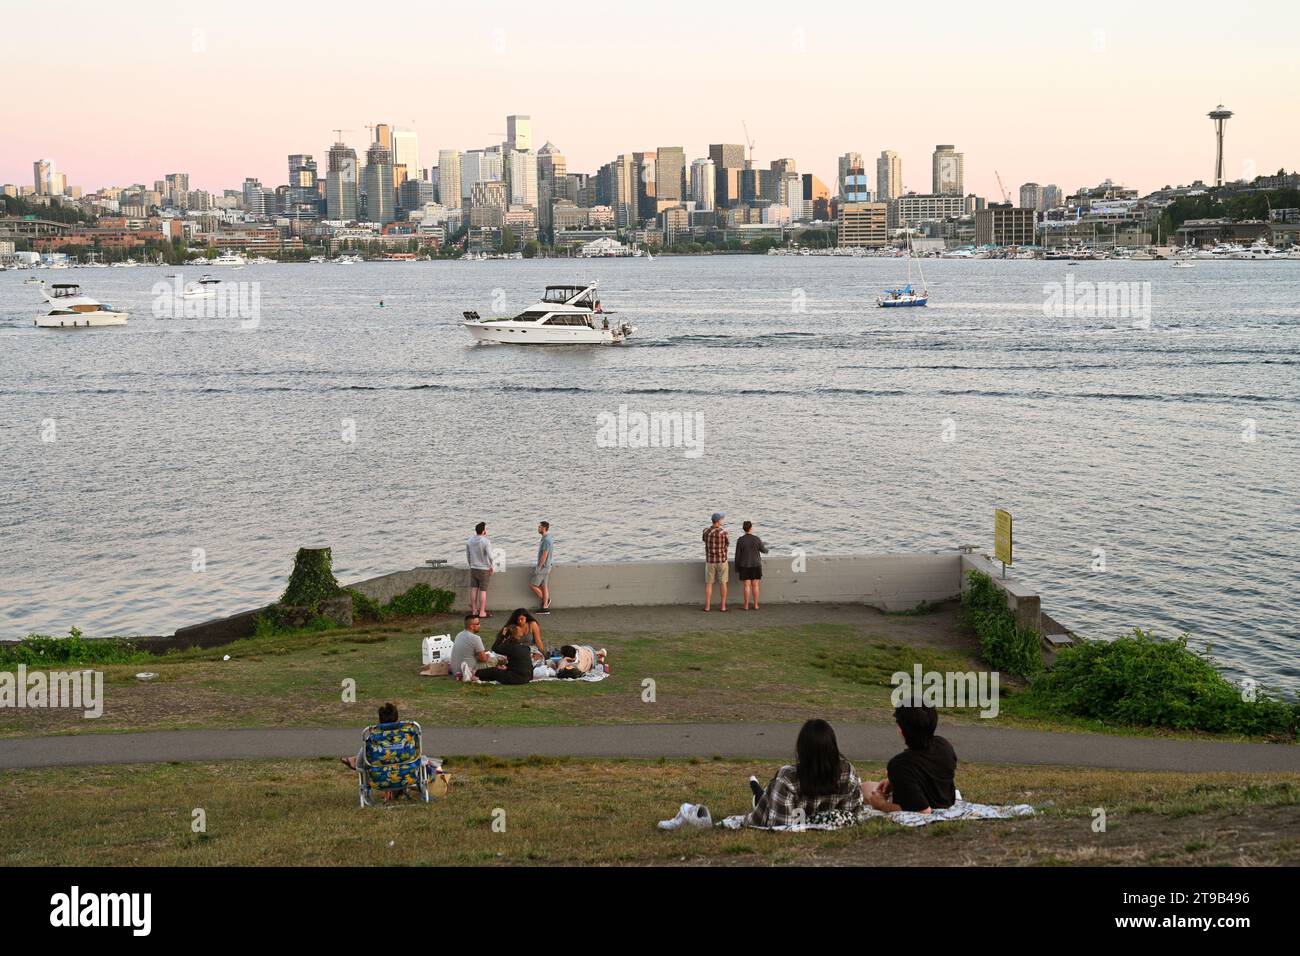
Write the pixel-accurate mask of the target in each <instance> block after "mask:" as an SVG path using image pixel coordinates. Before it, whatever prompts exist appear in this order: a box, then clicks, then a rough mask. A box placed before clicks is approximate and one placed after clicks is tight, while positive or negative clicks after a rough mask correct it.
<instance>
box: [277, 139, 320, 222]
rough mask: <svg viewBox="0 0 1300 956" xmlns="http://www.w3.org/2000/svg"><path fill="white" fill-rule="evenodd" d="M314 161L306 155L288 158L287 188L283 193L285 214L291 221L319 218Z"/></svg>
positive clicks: (294, 155)
mask: <svg viewBox="0 0 1300 956" xmlns="http://www.w3.org/2000/svg"><path fill="white" fill-rule="evenodd" d="M316 178H317V177H316V160H314V159H313V158H312V157H311V156H309V155H307V154H306V153H293V154H291V155H290V156H289V188H288V189H287V190H286V192H285V214H286V215H288V216H289V217H290V218H291V219H317V218H319V217H320V191H319V189H318V188H317V185H316Z"/></svg>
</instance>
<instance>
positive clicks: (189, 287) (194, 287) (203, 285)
mask: <svg viewBox="0 0 1300 956" xmlns="http://www.w3.org/2000/svg"><path fill="white" fill-rule="evenodd" d="M220 284H221V280H220V279H214V278H212V276H210V275H205V276H203V277H201V278H200V279H199V281H198V282H187V283H186V284H185V289H184V291H183V292H181V298H182V299H185V300H187V301H193V300H194V299H215V298H216V297H217V288H216V287H217V286H218V285H220Z"/></svg>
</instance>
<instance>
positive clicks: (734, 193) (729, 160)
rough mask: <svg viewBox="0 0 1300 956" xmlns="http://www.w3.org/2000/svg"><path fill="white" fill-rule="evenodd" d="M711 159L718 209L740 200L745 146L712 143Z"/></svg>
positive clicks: (714, 195)
mask: <svg viewBox="0 0 1300 956" xmlns="http://www.w3.org/2000/svg"><path fill="white" fill-rule="evenodd" d="M709 159H711V160H713V176H714V187H713V198H714V202H715V205H716V207H717V208H718V209H726V208H727V207H728V206H734V205H735V204H736V203H738V202H739V201H740V171H741V170H742V169H744V168H745V147H744V146H742V145H740V144H738V143H712V144H710V145H709Z"/></svg>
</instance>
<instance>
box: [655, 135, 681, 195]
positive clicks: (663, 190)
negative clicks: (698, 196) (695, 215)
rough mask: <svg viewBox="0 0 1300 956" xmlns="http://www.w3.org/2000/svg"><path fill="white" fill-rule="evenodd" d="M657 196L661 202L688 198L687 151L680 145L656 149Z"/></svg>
mask: <svg viewBox="0 0 1300 956" xmlns="http://www.w3.org/2000/svg"><path fill="white" fill-rule="evenodd" d="M655 198H656V199H657V200H659V201H660V202H662V201H664V200H669V201H677V202H680V201H681V200H683V199H685V198H686V151H685V150H684V149H682V148H681V147H680V146H660V147H659V148H658V149H657V150H655Z"/></svg>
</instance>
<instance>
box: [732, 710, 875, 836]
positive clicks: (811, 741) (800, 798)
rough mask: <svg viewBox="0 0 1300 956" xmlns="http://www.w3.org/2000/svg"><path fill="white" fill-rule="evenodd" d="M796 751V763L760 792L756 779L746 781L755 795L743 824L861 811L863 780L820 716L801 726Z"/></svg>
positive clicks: (773, 824) (785, 822)
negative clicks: (841, 752)
mask: <svg viewBox="0 0 1300 956" xmlns="http://www.w3.org/2000/svg"><path fill="white" fill-rule="evenodd" d="M795 753H796V755H797V760H798V762H797V763H795V765H794V766H785V767H782V768H781V769H780V770H778V771H777V772H776V776H775V777H773V778H772V782H771V783H769V784H768V785H767V789H766V790H764V791H763V792H762V794H761V795H758V794H757V791H758V784H757V781H754V780H752V779H751V786H753V787H754V789H755V793H756V795H758V799H757V800H756V801H755V803H754V809H753V810H751V811H750V812H749V814H748V815H747V816H746V817H745V825H746V826H751V827H779V826H789V825H791V824H796V825H797V824H806V823H808V822H809V819H810V818H811V817H812V816H813V814H815V813H823V812H826V811H829V810H840V811H843V812H845V813H850V814H853V815H855V816H856V815H857V814H858V813H860V812H861V811H862V807H863V801H862V782H861V781H860V780H859V779H858V775H857V772H856V771H855V770H854V769H853V764H851V763H849V762H848V761H847V760H845V759H844V757H843V756H842V755H841V754H840V748H839V744H838V743H837V742H836V740H835V731H834V730H832V729H831V725H830V724H828V723H826V721H824V720H810V721H808V722H807V723H806V724H804V725H803V728H802V729H801V730H800V731H799V740H798V741H797V742H796V744H795Z"/></svg>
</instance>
